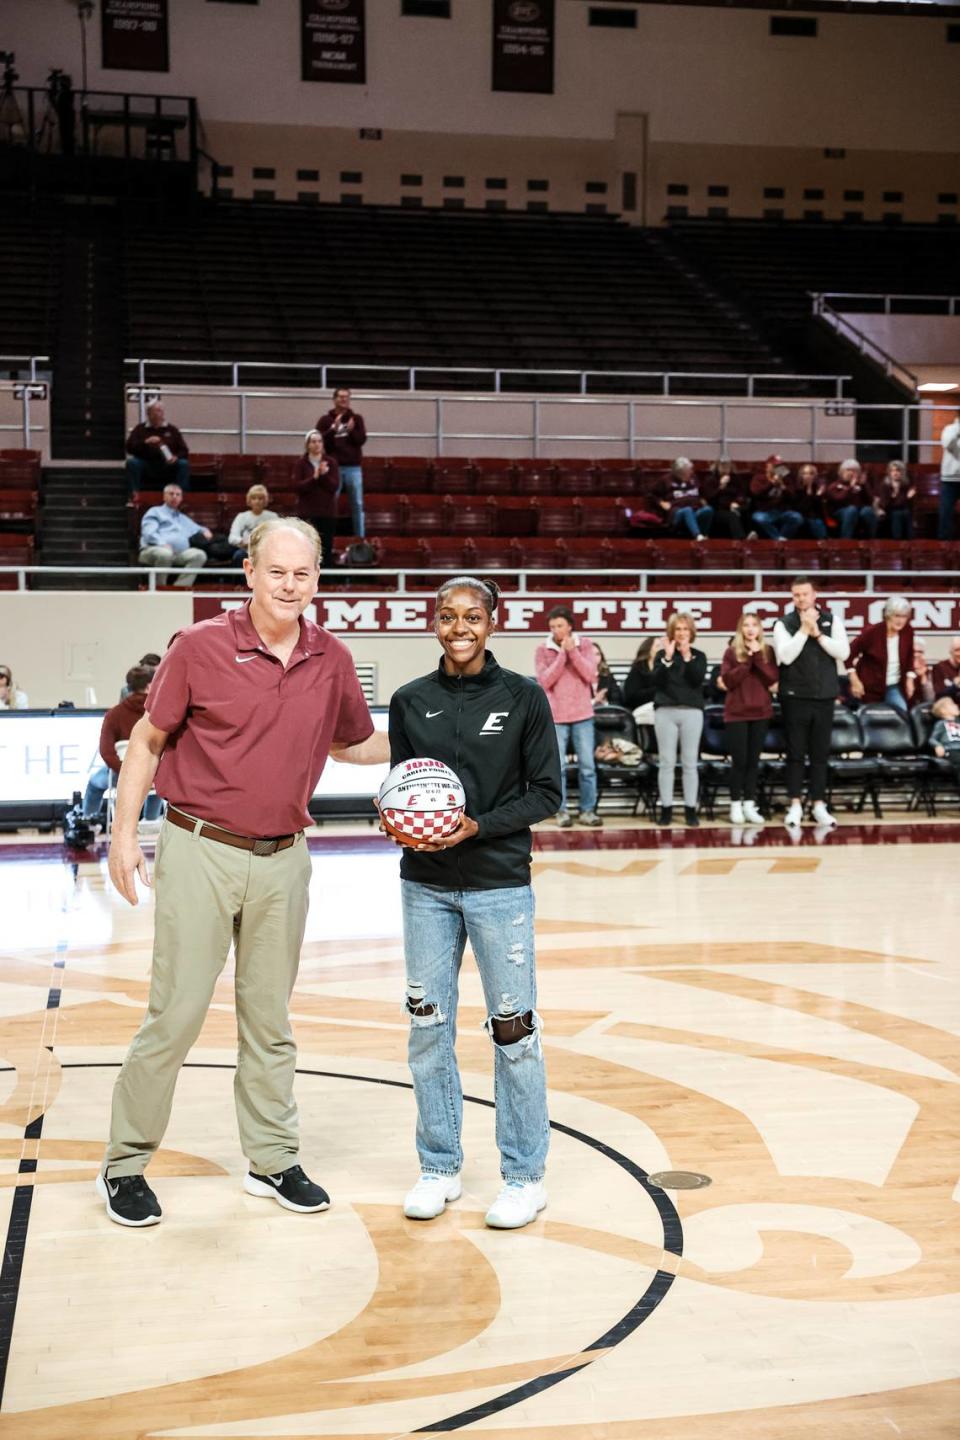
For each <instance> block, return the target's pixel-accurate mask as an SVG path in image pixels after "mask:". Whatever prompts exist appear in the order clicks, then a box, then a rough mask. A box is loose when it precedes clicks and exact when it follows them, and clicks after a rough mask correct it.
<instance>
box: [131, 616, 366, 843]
mask: <svg viewBox="0 0 960 1440" xmlns="http://www.w3.org/2000/svg"><path fill="white" fill-rule="evenodd" d="M147 714H148V716H149V719H150V721H151V723H152V724H154V725H155V726H156V727H157V729H159V730H166V731H168V732H169V737H170V738H169V739H168V741H167V744H166V747H165V749H164V752H163V755H162V756H161V759H160V765H159V768H158V770H157V778H156V788H157V793H158V794H160V795H162V796H163V797H164V799H165V800H169V801H170V803H171V804H173V805H176V806H177V807H178V809H182V810H186V811H187V812H188V813H189V814H191V815H196V816H197V817H198V818H200V819H202V820H210V821H211V822H212V823H213V824H215V825H221V826H223V828H224V829H226V830H233V831H235V832H236V833H237V834H238V835H249V836H254V837H266V836H273V835H289V834H291V833H292V832H293V831H295V830H301V829H302V828H303V826H304V824H309V821H310V817H309V815H308V814H307V804H308V802H309V800H310V797H311V795H312V794H313V792H314V790H315V789H316V786H317V781H318V780H319V778H320V773H321V771H322V770H323V767H324V765H325V764H326V761H327V756H328V755H329V753H330V747H331V745H337V746H343V745H357V744H359V743H360V741H362V740H366V739H367V737H368V736H369V735H372V734H373V721H372V720H371V718H370V711H369V710H368V709H367V702H366V701H365V700H364V698H363V692H362V691H361V689H360V682H359V681H358V680H357V674H356V671H355V670H354V668H353V660H352V658H351V656H350V652H349V650H348V649H347V647H346V646H345V645H344V644H343V642H342V641H340V640H338V639H336V637H335V636H333V635H330V634H328V633H327V631H326V630H322V629H321V628H320V626H319V625H314V624H313V623H312V621H310V620H306V619H304V617H303V616H301V617H300V638H299V640H298V641H297V644H296V648H295V649H294V651H293V654H292V655H291V656H290V660H289V662H288V663H287V667H286V669H284V667H283V665H282V664H281V663H280V661H279V660H278V659H277V657H276V656H275V655H273V654H271V652H270V651H269V650H268V649H267V647H266V645H265V644H264V643H263V641H262V640H261V639H260V636H259V635H258V634H257V631H256V629H255V628H254V625H253V621H252V620H251V619H250V607H249V603H248V604H246V605H243V606H242V607H241V608H239V609H237V610H231V611H229V612H227V613H225V614H223V615H218V616H216V618H215V619H213V620H201V621H200V623H199V624H198V625H191V626H190V627H189V628H188V629H186V630H183V631H181V633H180V634H179V636H178V637H177V639H176V640H175V641H174V643H173V645H172V646H171V647H170V649H169V650H168V651H167V653H166V655H165V656H164V657H163V660H162V661H161V662H160V665H159V667H158V669H157V672H156V674H155V675H154V677H153V680H152V681H151V683H150V697H149V702H148V707H147Z"/></svg>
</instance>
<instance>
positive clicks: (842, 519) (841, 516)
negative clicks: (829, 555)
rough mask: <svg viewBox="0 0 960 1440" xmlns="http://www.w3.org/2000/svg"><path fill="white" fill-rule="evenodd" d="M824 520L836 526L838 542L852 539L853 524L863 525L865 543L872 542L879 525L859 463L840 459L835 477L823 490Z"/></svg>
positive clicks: (853, 534)
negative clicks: (825, 518) (824, 495)
mask: <svg viewBox="0 0 960 1440" xmlns="http://www.w3.org/2000/svg"><path fill="white" fill-rule="evenodd" d="M826 506H827V518H828V523H829V521H831V520H832V521H833V523H834V525H836V526H837V527H839V530H840V538H841V540H852V539H853V538H854V536H855V535H856V533H857V525H858V524H860V525H862V526H863V530H864V534H865V535H866V536H867V539H868V540H873V539H874V538H875V536H876V533H877V529H878V527H879V525H880V516H879V515H878V514H877V512H876V510H875V509H874V508H873V496H872V495H871V494H870V489H869V486H868V485H867V482H866V480H865V479H864V475H863V471H862V470H861V468H860V461H859V460H853V459H851V460H841V462H840V464H839V465H838V466H837V478H836V480H833V481H832V482H831V483H830V484H829V485H828V486H827V490H826Z"/></svg>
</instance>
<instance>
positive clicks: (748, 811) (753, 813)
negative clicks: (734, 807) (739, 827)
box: [743, 800, 764, 825]
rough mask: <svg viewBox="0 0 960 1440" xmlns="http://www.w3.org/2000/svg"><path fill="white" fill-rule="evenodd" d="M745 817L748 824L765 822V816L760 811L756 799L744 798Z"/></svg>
mask: <svg viewBox="0 0 960 1440" xmlns="http://www.w3.org/2000/svg"><path fill="white" fill-rule="evenodd" d="M743 818H744V820H746V822H747V824H748V825H763V824H764V819H763V816H762V815H761V814H760V811H759V810H758V809H757V805H756V801H754V800H744V802H743Z"/></svg>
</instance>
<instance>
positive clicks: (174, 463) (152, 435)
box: [126, 400, 190, 498]
mask: <svg viewBox="0 0 960 1440" xmlns="http://www.w3.org/2000/svg"><path fill="white" fill-rule="evenodd" d="M189 453H190V452H189V450H188V449H187V442H186V440H184V438H183V436H182V435H181V434H180V431H179V430H178V429H177V427H176V425H170V424H168V422H167V417H166V413H165V411H164V408H163V406H162V404H161V403H160V401H159V400H154V401H153V403H152V404H150V405H148V406H147V418H146V421H141V423H140V424H139V425H134V427H133V429H132V430H131V431H130V434H129V435H128V436H127V466H126V468H127V489H128V490H129V491H130V494H131V496H132V497H134V498H135V497H136V496H137V495H138V494H139V492H140V491H141V490H146V489H150V490H162V489H163V488H164V486H165V485H179V486H180V489H181V490H183V491H184V493H186V492H187V491H188V490H189V489H190V462H189V460H188V458H187V457H188V455H189Z"/></svg>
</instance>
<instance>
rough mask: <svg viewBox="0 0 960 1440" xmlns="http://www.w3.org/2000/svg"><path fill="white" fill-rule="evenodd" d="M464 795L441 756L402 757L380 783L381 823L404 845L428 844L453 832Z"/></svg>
mask: <svg viewBox="0 0 960 1440" xmlns="http://www.w3.org/2000/svg"><path fill="white" fill-rule="evenodd" d="M465 804H466V796H465V795H464V793H463V786H462V785H461V784H460V781H459V780H458V779H457V777H456V775H454V773H453V771H452V770H451V769H450V767H449V765H444V763H443V761H442V760H428V759H423V760H403V761H401V763H400V764H399V765H395V766H394V767H393V769H392V770H391V771H390V774H389V775H388V776H387V778H386V780H384V782H383V784H382V785H381V786H380V795H379V806H380V815H381V817H382V819H383V823H384V827H385V828H386V829H387V830H388V831H389V833H390V834H391V835H393V836H395V837H396V839H397V840H399V841H401V842H402V844H404V845H428V844H429V843H430V842H431V841H433V840H440V839H442V838H443V837H444V836H445V835H452V834H453V832H454V830H456V828H457V826H458V825H459V824H460V817H461V815H462V814H463V809H464V805H465Z"/></svg>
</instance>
